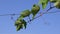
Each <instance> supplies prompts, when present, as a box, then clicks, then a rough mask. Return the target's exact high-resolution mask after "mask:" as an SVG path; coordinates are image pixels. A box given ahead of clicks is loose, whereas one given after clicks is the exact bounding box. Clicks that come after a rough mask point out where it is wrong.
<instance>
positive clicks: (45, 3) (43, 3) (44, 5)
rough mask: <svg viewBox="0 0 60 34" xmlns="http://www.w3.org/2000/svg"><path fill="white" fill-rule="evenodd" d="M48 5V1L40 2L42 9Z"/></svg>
mask: <svg viewBox="0 0 60 34" xmlns="http://www.w3.org/2000/svg"><path fill="white" fill-rule="evenodd" d="M47 4H48V0H43V1H42V8H43V9H45V8H46V6H47Z"/></svg>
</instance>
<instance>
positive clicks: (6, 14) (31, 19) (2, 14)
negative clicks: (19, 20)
mask: <svg viewBox="0 0 60 34" xmlns="http://www.w3.org/2000/svg"><path fill="white" fill-rule="evenodd" d="M53 8H54V7H50V8H49V9H48V10H47V11H46V12H43V13H42V12H41V13H40V15H39V16H37V17H35V18H34V19H36V18H39V17H40V16H42V15H44V14H51V13H57V12H60V11H56V12H48V11H49V10H51V9H53ZM15 15H20V14H15V13H13V14H2V15H0V16H15ZM29 19H30V17H29ZM34 19H30V20H29V21H28V23H29V22H31V21H33V20H34Z"/></svg>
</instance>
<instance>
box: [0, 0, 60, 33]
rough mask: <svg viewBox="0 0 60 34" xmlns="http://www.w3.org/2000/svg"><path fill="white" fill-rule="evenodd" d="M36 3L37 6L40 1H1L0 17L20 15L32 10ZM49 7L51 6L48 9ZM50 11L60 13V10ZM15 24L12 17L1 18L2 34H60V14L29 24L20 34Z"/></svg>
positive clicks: (47, 15) (43, 17)
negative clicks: (24, 11)
mask: <svg viewBox="0 0 60 34" xmlns="http://www.w3.org/2000/svg"><path fill="white" fill-rule="evenodd" d="M35 3H36V4H37V3H38V0H0V15H2V14H12V13H16V14H20V12H21V11H23V10H25V9H31V8H32V5H33V4H35ZM48 7H49V5H48V6H47V7H46V9H47V8H48ZM41 11H42V10H41ZM50 11H60V9H56V8H54V9H52V10H50ZM18 16H19V15H16V16H14V19H15V20H16V19H17V17H18ZM44 19H45V20H44ZM14 22H15V21H13V20H11V16H0V34H60V13H54V14H45V15H43V16H41V17H39V18H37V19H35V20H34V21H32V22H31V24H28V25H27V28H26V29H21V30H20V31H18V32H17V31H16V28H15V26H14ZM45 22H46V23H47V24H45Z"/></svg>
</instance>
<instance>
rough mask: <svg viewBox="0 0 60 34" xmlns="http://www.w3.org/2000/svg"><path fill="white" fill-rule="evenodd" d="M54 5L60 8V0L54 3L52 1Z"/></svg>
mask: <svg viewBox="0 0 60 34" xmlns="http://www.w3.org/2000/svg"><path fill="white" fill-rule="evenodd" d="M54 6H55V7H56V8H58V9H60V0H58V1H57V2H56V3H54Z"/></svg>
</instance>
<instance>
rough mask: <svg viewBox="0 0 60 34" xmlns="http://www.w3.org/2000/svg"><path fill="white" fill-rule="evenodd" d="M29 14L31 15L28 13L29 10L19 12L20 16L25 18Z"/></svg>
mask: <svg viewBox="0 0 60 34" xmlns="http://www.w3.org/2000/svg"><path fill="white" fill-rule="evenodd" d="M30 13H31V12H30V11H29V10H24V11H22V12H21V16H23V17H27V16H29V15H30Z"/></svg>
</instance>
